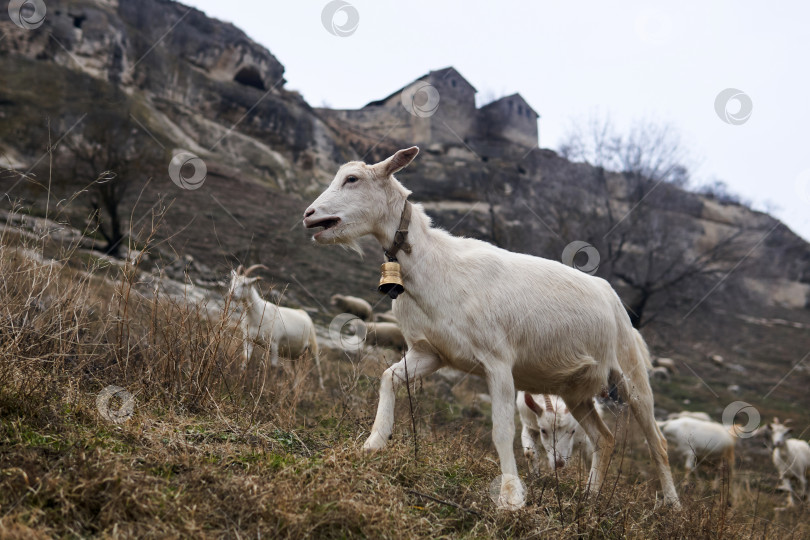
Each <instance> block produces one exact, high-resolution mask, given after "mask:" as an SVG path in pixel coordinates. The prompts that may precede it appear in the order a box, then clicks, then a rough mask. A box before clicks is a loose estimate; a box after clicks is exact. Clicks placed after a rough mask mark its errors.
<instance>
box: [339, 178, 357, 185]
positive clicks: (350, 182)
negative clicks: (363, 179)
mask: <svg viewBox="0 0 810 540" xmlns="http://www.w3.org/2000/svg"><path fill="white" fill-rule="evenodd" d="M357 180H359V178H357V177H356V176H347V177H346V181H345V182H343V184H344V185H346V184H354V183H355V182H357Z"/></svg>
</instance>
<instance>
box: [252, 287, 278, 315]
mask: <svg viewBox="0 0 810 540" xmlns="http://www.w3.org/2000/svg"><path fill="white" fill-rule="evenodd" d="M244 303H245V307H247V312H248V314H249V316H250V317H251V318H253V319H255V320H262V319H267V317H268V316H270V315H272V314H273V312H274V311H275V310H276V306H275V305H274V304H273V303H271V302H266V301H265V300H264V298H262V297H261V295H260V294H259V291H258V290H256V287H254V286H251V287H250V289H249V294H248V296H247V298H245V300H244Z"/></svg>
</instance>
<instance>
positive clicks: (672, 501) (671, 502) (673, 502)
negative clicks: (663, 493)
mask: <svg viewBox="0 0 810 540" xmlns="http://www.w3.org/2000/svg"><path fill="white" fill-rule="evenodd" d="M664 506H668V507H669V508H672V509H673V510H680V509H681V501H680V499H678V496H677V495H676V496H674V497H664Z"/></svg>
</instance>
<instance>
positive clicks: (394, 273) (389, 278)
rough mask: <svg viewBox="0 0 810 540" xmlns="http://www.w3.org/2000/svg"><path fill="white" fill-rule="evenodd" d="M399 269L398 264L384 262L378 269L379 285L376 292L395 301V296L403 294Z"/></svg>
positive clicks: (403, 286) (403, 287)
mask: <svg viewBox="0 0 810 540" xmlns="http://www.w3.org/2000/svg"><path fill="white" fill-rule="evenodd" d="M400 269H401V267H400V266H399V263H398V262H386V263H383V264H382V266H381V267H380V274H381V275H380V285H379V286H378V287H377V290H378V291H380V292H381V293H383V294H387V295H388V296H390V297H391V298H394V299H396V297H397V296H399V295H400V294H402V293H403V292H405V285H404V284H403V282H402V273H401V272H400Z"/></svg>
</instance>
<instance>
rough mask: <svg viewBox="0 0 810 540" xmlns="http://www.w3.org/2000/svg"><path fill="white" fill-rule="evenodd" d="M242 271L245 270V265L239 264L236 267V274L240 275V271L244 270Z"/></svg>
mask: <svg viewBox="0 0 810 540" xmlns="http://www.w3.org/2000/svg"><path fill="white" fill-rule="evenodd" d="M244 271H245V267H244V266H242V265H241V264H240V265H239V266H237V267H236V275H238V276H241V275H242V272H244Z"/></svg>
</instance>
